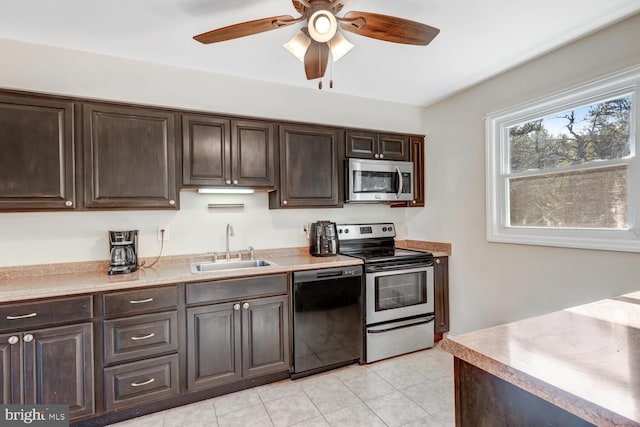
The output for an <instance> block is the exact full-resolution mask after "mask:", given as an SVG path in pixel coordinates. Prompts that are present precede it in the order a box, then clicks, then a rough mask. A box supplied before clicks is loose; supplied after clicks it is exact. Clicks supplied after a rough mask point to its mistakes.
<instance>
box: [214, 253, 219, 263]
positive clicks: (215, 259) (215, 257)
mask: <svg viewBox="0 0 640 427" xmlns="http://www.w3.org/2000/svg"><path fill="white" fill-rule="evenodd" d="M213 262H218V252H214V253H213Z"/></svg>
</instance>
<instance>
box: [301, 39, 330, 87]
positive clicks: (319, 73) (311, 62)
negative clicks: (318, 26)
mask: <svg viewBox="0 0 640 427" xmlns="http://www.w3.org/2000/svg"><path fill="white" fill-rule="evenodd" d="M327 62H329V45H327V44H326V43H318V42H317V41H315V40H312V41H311V44H310V45H309V48H308V49H307V53H305V55H304V72H305V73H306V74H307V80H313V79H319V78H321V77H323V76H324V73H325V71H326V70H327Z"/></svg>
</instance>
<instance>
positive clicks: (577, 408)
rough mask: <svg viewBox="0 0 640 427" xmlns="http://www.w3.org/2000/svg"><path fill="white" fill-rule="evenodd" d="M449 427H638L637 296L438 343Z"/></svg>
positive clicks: (639, 320)
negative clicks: (452, 425) (447, 364)
mask: <svg viewBox="0 0 640 427" xmlns="http://www.w3.org/2000/svg"><path fill="white" fill-rule="evenodd" d="M442 348H443V349H445V350H447V351H448V352H450V353H452V354H453V355H454V356H455V361H454V363H455V366H454V370H455V387H456V388H455V393H456V396H455V397H456V425H457V426H471V425H473V426H492V427H493V426H501V425H514V426H516V425H517V426H539V425H545V426H588V425H598V426H640V292H635V293H631V294H627V295H623V296H620V297H617V298H612V299H606V300H602V301H597V302H594V303H590V304H585V305H581V306H577V307H573V308H568V309H566V310H562V311H559V312H555V313H551V314H546V315H543V316H538V317H534V318H530V319H525V320H522V321H518V322H514V323H509V324H505V325H500V326H495V327H491V328H487V329H482V330H479V331H474V332H470V333H466V334H463V335H459V336H454V337H450V338H447V339H445V340H444V341H443V342H442Z"/></svg>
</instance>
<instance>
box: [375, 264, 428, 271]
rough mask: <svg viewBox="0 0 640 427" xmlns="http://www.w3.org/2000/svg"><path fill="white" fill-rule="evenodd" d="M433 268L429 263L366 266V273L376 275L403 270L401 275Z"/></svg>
mask: <svg viewBox="0 0 640 427" xmlns="http://www.w3.org/2000/svg"><path fill="white" fill-rule="evenodd" d="M431 266H433V264H430V263H416V264H400V265H387V266H382V267H380V266H376V265H368V266H367V273H377V272H384V271H394V270H405V271H402V272H403V273H414V272H416V271H421V270H425V269H426V268H428V267H431Z"/></svg>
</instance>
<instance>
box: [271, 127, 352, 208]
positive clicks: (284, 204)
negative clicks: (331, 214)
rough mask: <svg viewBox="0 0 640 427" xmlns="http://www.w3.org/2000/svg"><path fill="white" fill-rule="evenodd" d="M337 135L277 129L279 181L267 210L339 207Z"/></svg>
mask: <svg viewBox="0 0 640 427" xmlns="http://www.w3.org/2000/svg"><path fill="white" fill-rule="evenodd" d="M341 135H342V132H341V131H340V130H339V129H335V128H327V127H316V126H306V125H290V124H286V125H280V131H279V147H280V181H279V187H278V191H276V192H273V193H271V194H269V208H271V209H278V208H310V207H327V208H329V207H341V206H342V197H341V196H342V195H341V193H340V191H341V188H342V186H341V184H340V183H341V182H343V179H344V172H343V171H342V168H341V167H340V165H341V164H342V160H343V157H342V156H340V155H339V153H340V152H341V150H340V147H341V145H342V144H343V141H342V140H341Z"/></svg>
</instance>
